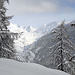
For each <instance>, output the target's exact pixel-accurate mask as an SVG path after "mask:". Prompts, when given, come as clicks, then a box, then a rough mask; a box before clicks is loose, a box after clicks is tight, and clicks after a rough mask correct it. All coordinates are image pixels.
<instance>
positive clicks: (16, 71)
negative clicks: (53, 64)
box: [0, 58, 69, 75]
mask: <svg viewBox="0 0 75 75" xmlns="http://www.w3.org/2000/svg"><path fill="white" fill-rule="evenodd" d="M0 75H69V74H67V73H65V72H62V71H59V70H54V69H48V68H46V67H43V66H41V65H38V64H34V63H23V62H17V61H14V60H9V59H3V58H0Z"/></svg>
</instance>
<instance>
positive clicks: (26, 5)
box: [6, 0, 75, 15]
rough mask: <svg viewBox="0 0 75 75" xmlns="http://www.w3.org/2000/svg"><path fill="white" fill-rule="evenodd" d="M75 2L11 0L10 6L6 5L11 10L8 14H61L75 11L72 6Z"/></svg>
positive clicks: (73, 0) (61, 0) (68, 0)
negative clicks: (61, 12)
mask: <svg viewBox="0 0 75 75" xmlns="http://www.w3.org/2000/svg"><path fill="white" fill-rule="evenodd" d="M74 2H75V0H66V1H65V0H10V5H6V6H7V8H8V9H9V11H8V14H10V13H11V14H14V15H21V14H34V13H35V14H36V13H45V12H51V13H55V12H60V11H62V10H64V11H66V10H68V12H69V11H73V7H71V6H70V4H68V3H71V4H73V3H74Z"/></svg>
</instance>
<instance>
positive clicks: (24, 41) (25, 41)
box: [8, 23, 41, 51]
mask: <svg viewBox="0 0 75 75" xmlns="http://www.w3.org/2000/svg"><path fill="white" fill-rule="evenodd" d="M8 28H9V30H10V31H11V32H14V33H20V34H21V35H20V37H19V38H18V39H17V40H15V48H16V49H17V50H18V51H21V50H23V48H24V46H27V45H29V44H32V43H33V42H35V41H36V40H37V38H39V37H40V36H41V35H39V34H36V33H34V32H33V31H34V30H36V28H32V27H31V26H28V27H24V28H23V27H22V26H18V25H17V24H12V23H10V26H8ZM28 28H29V31H28V30H27V29H28Z"/></svg>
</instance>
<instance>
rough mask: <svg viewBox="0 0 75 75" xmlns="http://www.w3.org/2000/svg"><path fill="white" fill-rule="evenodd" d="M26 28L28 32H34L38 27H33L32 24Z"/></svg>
mask: <svg viewBox="0 0 75 75" xmlns="http://www.w3.org/2000/svg"><path fill="white" fill-rule="evenodd" d="M25 29H26V30H27V31H28V32H33V31H35V30H36V28H33V27H32V26H27V27H25Z"/></svg>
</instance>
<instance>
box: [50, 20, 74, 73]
mask: <svg viewBox="0 0 75 75" xmlns="http://www.w3.org/2000/svg"><path fill="white" fill-rule="evenodd" d="M64 25H65V23H64V21H63V22H62V23H61V25H60V26H58V27H57V28H56V29H55V30H54V31H53V32H52V34H55V37H54V38H53V39H54V40H55V41H56V42H57V43H56V44H55V45H53V46H52V47H50V48H51V49H52V52H51V55H52V57H53V58H52V60H53V68H56V69H59V70H62V71H65V72H68V73H70V74H71V71H72V69H71V67H72V66H71V65H70V64H71V63H69V60H70V58H71V57H72V56H73V51H74V49H75V48H74V44H73V43H72V42H71V41H70V40H69V35H68V34H67V28H65V26H64Z"/></svg>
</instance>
